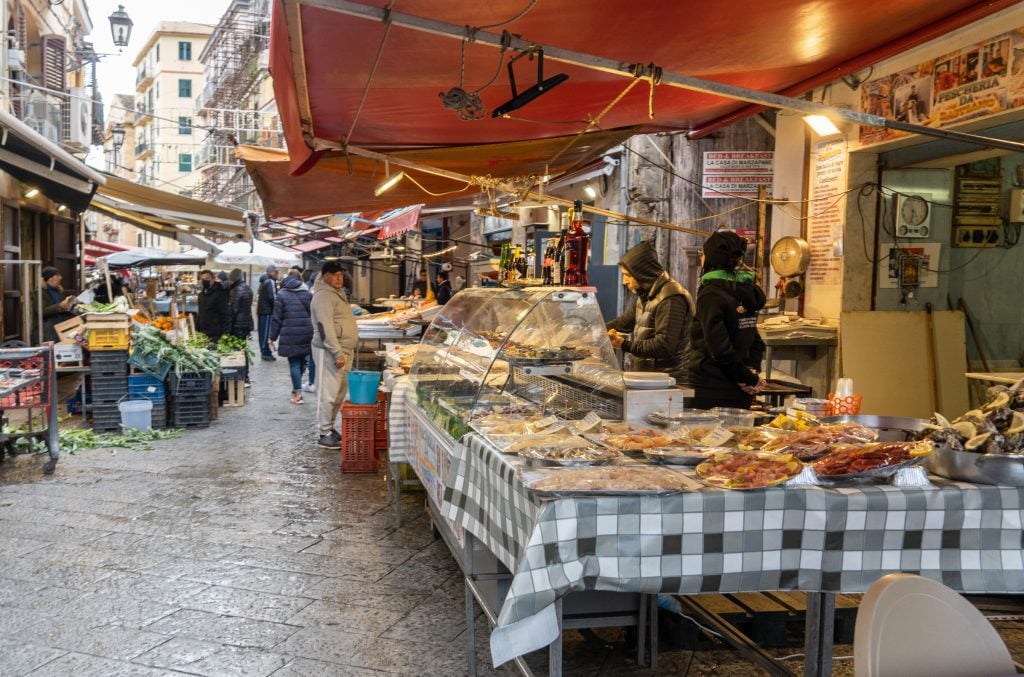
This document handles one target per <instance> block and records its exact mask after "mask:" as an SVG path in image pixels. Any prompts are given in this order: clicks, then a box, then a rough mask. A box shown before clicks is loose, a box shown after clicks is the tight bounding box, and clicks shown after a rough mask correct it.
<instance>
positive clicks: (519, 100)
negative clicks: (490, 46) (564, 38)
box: [491, 49, 569, 118]
mask: <svg viewBox="0 0 1024 677" xmlns="http://www.w3.org/2000/svg"><path fill="white" fill-rule="evenodd" d="M534 53H536V55H537V84H535V85H533V86H532V87H529V88H527V89H524V90H523V91H522V92H520V91H518V90H517V89H516V74H515V71H514V70H513V69H512V64H514V63H515V62H516V61H518V60H519V59H521V58H523V57H524V56H529V57H531V58H532V57H533V56H534ZM568 79H569V76H568V75H566V74H565V73H559V74H558V75H552V76H551V77H550V78H548V79H547V80H545V79H544V50H543V49H537V50H534V51H526V52H523V53H522V54H520V55H519V56H516V57H513V58H512V59H511V60H510V61H509V62H508V84H509V86H510V87H511V88H512V98H511V99H509V100H508V101H506V102H505V103H503V104H501V105H500V106H498V107H497V108H495V109H494V110H493V111H492V112H491V117H492V118H500V117H501V116H503V115H508V114H509V113H511V112H512V111H514V110H518V109H520V108H522V107H523V106H525V105H526V104H528V103H530V102H531V101H533V100H534V99H536V98H537V97H538V96H540V95H541V94H543V93H544V92H547V91H549V90H552V89H554V88H555V87H557V86H558V85H560V84H562V83H563V82H565V81H566V80H568Z"/></svg>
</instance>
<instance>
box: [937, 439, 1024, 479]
mask: <svg viewBox="0 0 1024 677" xmlns="http://www.w3.org/2000/svg"><path fill="white" fill-rule="evenodd" d="M925 467H927V468H928V470H929V471H930V472H932V473H934V474H936V475H939V476H941V477H947V478H949V479H951V480H962V481H964V482H974V483H975V484H1002V485H1006V486H1011V487H1024V455H1021V454H976V453H974V452H971V451H957V450H956V449H951V448H949V447H945V446H936V447H935V450H934V451H933V452H932V454H931V456H929V457H928V458H927V460H926V466H925Z"/></svg>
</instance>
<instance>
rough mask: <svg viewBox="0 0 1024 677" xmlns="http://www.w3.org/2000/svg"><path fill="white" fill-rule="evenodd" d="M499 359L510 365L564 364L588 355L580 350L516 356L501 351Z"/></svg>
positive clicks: (583, 358) (585, 357)
mask: <svg viewBox="0 0 1024 677" xmlns="http://www.w3.org/2000/svg"><path fill="white" fill-rule="evenodd" d="M499 357H500V359H502V360H505V361H506V362H508V363H509V364H511V365H525V366H538V367H539V366H544V365H548V364H565V363H566V362H579V361H580V360H585V359H587V358H588V357H590V355H588V354H586V353H583V352H580V351H574V352H569V351H562V352H559V354H558V355H553V356H551V357H517V356H514V355H506V354H504V353H501V354H500V355H499Z"/></svg>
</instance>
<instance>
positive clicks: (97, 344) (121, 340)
mask: <svg viewBox="0 0 1024 677" xmlns="http://www.w3.org/2000/svg"><path fill="white" fill-rule="evenodd" d="M87 342H88V344H89V350H91V351H100V352H102V351H105V350H127V349H128V345H129V343H131V334H130V333H129V331H128V329H127V328H120V327H118V328H111V329H107V328H101V327H97V328H92V327H90V328H89V336H88V338H87Z"/></svg>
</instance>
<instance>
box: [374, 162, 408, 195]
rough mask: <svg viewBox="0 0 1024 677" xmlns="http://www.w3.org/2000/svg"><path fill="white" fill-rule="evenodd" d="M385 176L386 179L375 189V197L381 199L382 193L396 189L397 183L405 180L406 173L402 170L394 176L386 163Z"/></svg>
mask: <svg viewBox="0 0 1024 677" xmlns="http://www.w3.org/2000/svg"><path fill="white" fill-rule="evenodd" d="M384 174H385V175H386V178H385V179H384V180H383V181H381V182H380V183H379V184H377V187H376V188H374V189H373V196H374V197H380V196H381V194H382V193H385V192H386V191H389V190H391V189H392V188H394V187H395V184H396V183H398V182H399V181H401V180H402V179H404V178H405V172H404V171H402V170H398V171H397V172H395V173H394V174H392V173H391V172H390V168H389V167H388V163H387V162H385V163H384Z"/></svg>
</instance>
